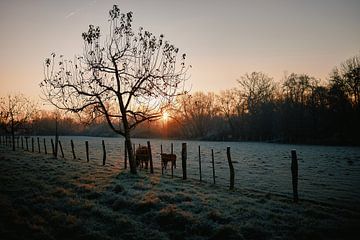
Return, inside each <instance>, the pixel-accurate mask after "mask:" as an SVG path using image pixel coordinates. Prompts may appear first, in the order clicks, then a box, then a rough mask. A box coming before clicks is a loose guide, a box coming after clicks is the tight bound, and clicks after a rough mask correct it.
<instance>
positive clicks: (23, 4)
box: [0, 0, 360, 97]
mask: <svg viewBox="0 0 360 240" xmlns="http://www.w3.org/2000/svg"><path fill="white" fill-rule="evenodd" d="M113 4H118V5H119V8H120V9H121V11H124V12H127V11H133V12H134V26H135V27H136V28H137V27H139V26H142V27H144V29H146V30H149V31H150V32H153V33H154V34H156V35H159V34H161V33H163V34H164V35H165V38H166V39H167V40H169V41H170V42H172V43H173V44H175V45H176V46H177V47H179V48H180V52H185V53H186V54H187V60H188V63H189V64H191V65H192V66H193V68H192V69H191V71H190V73H191V78H190V80H189V81H188V86H189V87H191V91H193V92H194V91H198V90H199V91H215V92H218V91H219V90H224V89H228V88H232V87H236V86H237V83H236V79H238V78H240V76H241V75H243V74H245V73H247V72H253V71H263V72H265V73H267V74H268V75H270V76H272V77H274V79H275V80H280V79H281V78H282V77H283V76H284V72H285V71H286V72H288V73H291V72H296V73H307V74H309V75H311V76H314V77H316V78H321V79H323V80H324V79H326V78H327V77H328V74H329V73H330V71H331V70H332V69H333V67H335V66H336V65H339V64H340V63H341V62H342V61H344V60H346V59H347V58H349V57H352V56H354V55H357V54H359V53H360V1H359V0H246V1H245V0H244V1H243V0H222V1H220V0H218V1H212V0H207V1H206V0H154V1H150V0H118V1H114V0H97V1H96V0H76V1H74V0H62V1H58V0H0V29H1V35H0V53H1V54H0V83H1V85H0V86H1V87H0V96H1V95H5V94H7V93H14V92H22V93H24V94H26V95H28V96H32V97H37V96H39V95H40V88H39V83H40V82H41V81H42V79H43V77H44V76H43V61H44V59H45V58H46V57H49V56H50V54H51V53H52V52H56V53H57V54H63V55H65V56H66V57H67V58H73V56H74V55H75V54H80V53H82V47H83V41H82V38H81V33H82V32H84V31H87V29H88V25H89V24H93V25H99V26H100V27H101V30H102V35H106V33H107V30H108V22H107V19H108V11H109V9H110V8H111V7H112V5H113Z"/></svg>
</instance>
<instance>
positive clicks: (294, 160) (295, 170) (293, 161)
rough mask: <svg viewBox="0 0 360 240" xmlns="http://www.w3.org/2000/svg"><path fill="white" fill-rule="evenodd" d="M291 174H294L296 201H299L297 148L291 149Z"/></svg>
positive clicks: (293, 184) (293, 182)
mask: <svg viewBox="0 0 360 240" xmlns="http://www.w3.org/2000/svg"><path fill="white" fill-rule="evenodd" d="M291 175H292V186H293V196H294V202H298V201H299V196H298V159H297V155H296V150H295V149H293V150H291Z"/></svg>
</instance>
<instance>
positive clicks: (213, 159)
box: [211, 149, 215, 184]
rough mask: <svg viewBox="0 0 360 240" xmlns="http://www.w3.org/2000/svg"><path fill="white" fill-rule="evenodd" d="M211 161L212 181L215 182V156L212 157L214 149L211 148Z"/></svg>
mask: <svg viewBox="0 0 360 240" xmlns="http://www.w3.org/2000/svg"><path fill="white" fill-rule="evenodd" d="M211 162H212V173H213V182H214V184H215V158H214V149H211Z"/></svg>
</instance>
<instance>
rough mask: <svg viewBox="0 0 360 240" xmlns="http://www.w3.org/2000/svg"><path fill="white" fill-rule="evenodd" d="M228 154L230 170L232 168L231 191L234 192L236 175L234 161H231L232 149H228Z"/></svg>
mask: <svg viewBox="0 0 360 240" xmlns="http://www.w3.org/2000/svg"><path fill="white" fill-rule="evenodd" d="M226 153H227V159H228V163H229V168H230V190H233V189H234V179H235V174H234V166H233V164H232V161H231V155H230V147H227V149H226Z"/></svg>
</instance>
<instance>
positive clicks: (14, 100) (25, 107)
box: [0, 94, 36, 151]
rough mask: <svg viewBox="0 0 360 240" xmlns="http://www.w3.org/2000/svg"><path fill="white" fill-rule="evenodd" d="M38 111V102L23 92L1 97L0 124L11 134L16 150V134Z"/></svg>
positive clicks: (13, 146) (13, 147)
mask: <svg viewBox="0 0 360 240" xmlns="http://www.w3.org/2000/svg"><path fill="white" fill-rule="evenodd" d="M35 112H36V104H35V103H34V102H33V101H31V100H30V99H28V98H26V97H25V96H24V95H22V94H15V95H8V96H7V97H1V98H0V125H1V126H2V127H3V128H4V130H5V132H6V133H10V134H11V138H12V149H13V151H15V134H16V132H17V131H18V130H19V129H20V128H21V127H23V126H24V125H25V124H26V123H27V122H28V121H30V120H31V119H32V117H33V116H34V114H35Z"/></svg>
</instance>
